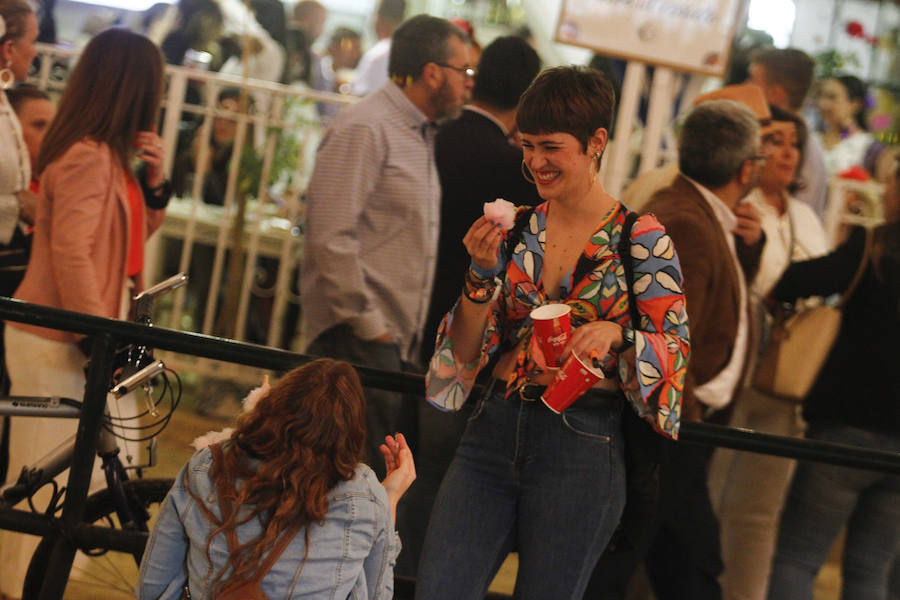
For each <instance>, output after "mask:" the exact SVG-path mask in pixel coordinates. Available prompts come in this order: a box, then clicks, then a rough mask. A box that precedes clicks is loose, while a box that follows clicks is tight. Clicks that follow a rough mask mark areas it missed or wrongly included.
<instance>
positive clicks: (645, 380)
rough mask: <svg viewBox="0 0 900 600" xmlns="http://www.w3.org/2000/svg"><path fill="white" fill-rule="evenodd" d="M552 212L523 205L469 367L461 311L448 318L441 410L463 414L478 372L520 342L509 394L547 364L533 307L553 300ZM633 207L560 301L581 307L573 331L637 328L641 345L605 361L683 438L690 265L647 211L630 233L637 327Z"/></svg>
mask: <svg viewBox="0 0 900 600" xmlns="http://www.w3.org/2000/svg"><path fill="white" fill-rule="evenodd" d="M548 210H549V205H548V203H547V202H545V203H543V204H541V205H540V206H538V207H537V208H536V209H534V210H533V211H531V210H530V209H527V208H520V209H519V212H518V214H517V221H521V220H523V219H527V223H520V226H519V227H517V228H514V229H513V235H514V236H515V239H512V240H510V241H508V242H509V244H510V246H512V252H511V253H509V252H504V251H502V250H501V252H500V254H501V257H500V261H501V270H500V275H499V277H500V278H501V282H500V286H499V293H498V294H497V295H496V297H495V298H494V300H493V303H492V307H491V313H490V317H489V319H488V324H487V327H486V328H485V332H484V340H483V344H482V348H481V355H480V356H479V357H478V358H477V359H476V360H474V361H472V362H470V363H462V362H460V361H459V360H457V358H456V356H455V355H454V353H453V343H452V340H451V339H450V338H449V336H448V335H447V331H448V330H449V327H450V324H451V323H452V322H453V316H454V313H455V311H456V307H454V308H453V309H452V310H451V311H450V312H449V313H448V314H447V316H446V317H445V318H444V322H443V323H442V324H441V327H440V329H439V331H438V337H437V343H436V350H435V354H434V356H433V358H432V359H431V364H430V365H429V370H428V375H427V378H426V393H427V397H428V400H429V402H431V403H432V404H434V405H435V406H437V407H438V408H440V409H442V410H458V409H459V408H460V407H461V406H462V405H463V403H464V402H465V400H466V398H467V397H468V395H469V392H470V391H471V389H472V387H473V385H474V383H475V377H476V376H477V375H478V372H479V371H480V370H481V369H482V368H483V367H484V366H485V365H486V364H487V362H488V361H489V359H490V357H491V356H492V355H494V354H495V353H497V352H506V351H508V350H509V349H511V348H515V347H517V346H518V347H519V348H520V351H519V355H518V356H517V359H516V368H515V371H514V372H513V374H512V375H511V376H510V378H509V381H508V382H507V395H511V394H513V393H515V392H516V390H518V389H519V388H521V387H522V386H523V385H525V384H526V382H527V380H526V378H527V375H528V374H529V373H530V372H533V371H537V370H538V369H539V367H538V366H537V365H536V364H535V362H534V360H533V358H532V356H531V350H530V347H531V344H530V338H531V333H532V323H531V318H530V317H529V313H530V312H531V310H532V309H534V308H536V307H538V306H541V305H543V304H547V303H548V302H550V298H549V297H548V295H547V293H546V291H545V290H544V287H543V281H542V278H541V271H542V265H543V259H544V243H545V235H546V234H545V228H546V223H547V211H548ZM629 212H630V211H629V210H628V209H627V208H626V207H624V206H623V205H622V204H617V205H616V207H615V208H614V209H613V210H612V211H611V212H610V213H609V214H608V215H607V216H606V217H604V219H603V222H601V223H600V225H599V226H598V227H597V229H596V230H595V231H594V233H593V235H591V237H590V239H589V240H588V242H587V244H586V245H585V247H584V250H583V252H582V255H581V256H580V257H579V260H578V263H577V264H576V266H575V268H574V269H572V270H571V271H569V273H568V274H566V275H565V276H564V277H563V279H562V282H561V283H560V290H559V295H558V298H559V300H554V301H560V302H565V303H566V304H568V305H569V306H571V307H572V313H571V314H572V327H573V329H574V328H577V327H579V326H580V325H583V324H585V323H588V322H590V321H596V320H599V319H603V320H607V321H612V322H614V323H617V324H619V325H621V326H622V327H632V328H633V329H634V331H635V340H634V346H633V347H631V348H629V349H628V350H626V351H625V352H623V353H622V355H621V356H618V355H616V353H615V352H612V351H611V352H610V354H609V355H608V356H607V357H605V358H604V359H603V361H602V363H601V367H602V368H603V370H604V371H605V372H606V373H607V374H608V375H611V376H613V377H614V376H615V375H616V373H617V374H618V379H619V385H620V387H621V389H622V390H623V392H625V394H626V397H627V398H628V399H629V400H630V402H631V404H632V406H633V407H634V409H635V410H636V411H637V412H638V414H640V415H642V416H644V417H645V418H647V419H648V420H649V421H650V422H651V424H653V425H654V427H655V428H656V429H657V430H658V431H660V432H661V433H664V434H665V435H668V436H669V437H672V438H677V437H678V429H679V425H680V414H681V396H682V392H683V389H684V377H685V370H686V368H687V361H688V356H689V353H690V341H689V336H690V334H689V331H688V320H687V312H686V310H685V300H684V292H683V291H682V282H683V279H682V275H681V267H680V266H679V264H678V256H677V254H676V253H675V248H674V247H673V245H672V240H671V239H670V238H669V236H668V235H666V232H665V229H663V227H662V225H660V223H659V222H658V221H657V220H656V218H654V217H653V216H652V215H643V216H641V217H639V218H638V219H637V221H636V222H635V223H634V226H633V228H632V231H631V257H632V263H633V270H634V280H633V281H632V286H633V292H634V294H635V298H636V303H637V309H638V313H639V315H640V320H641V322H640V323H639V324H636V325H632V323H631V318H630V316H629V306H628V290H627V287H626V282H625V267H624V264H623V262H622V258H621V257H620V256H619V252H618V248H619V238H620V234H621V232H622V228H623V225H624V223H625V218H626V216H627V215H628V213H629ZM519 230H520V231H521V233H518V234H517V233H516V232H517V231H519ZM504 254H505V255H506V256H504ZM526 338H528V339H527V340H526V342H525V343H524V344H522V345H521V346H519V343H520V342H521V341H522V340H525V339H526Z"/></svg>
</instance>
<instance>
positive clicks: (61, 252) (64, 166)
mask: <svg viewBox="0 0 900 600" xmlns="http://www.w3.org/2000/svg"><path fill="white" fill-rule="evenodd" d="M162 69H163V59H162V55H161V54H160V52H159V50H158V49H157V48H156V46H154V45H153V43H152V42H150V40H148V39H147V38H145V37H143V36H141V35H138V34H136V33H132V32H130V31H128V30H125V29H110V30H107V31H104V32H102V33H100V34H99V35H97V36H96V37H94V39H92V40H91V41H90V43H88V45H87V46H86V47H85V49H84V52H83V53H82V55H81V58H80V59H79V60H78V64H77V66H76V67H75V69H74V71H73V72H72V75H71V77H70V79H69V82H68V85H67V86H66V89H65V92H64V93H63V96H62V99H61V100H60V103H59V110H58V112H57V116H56V118H55V119H54V121H53V123H52V124H51V125H50V128H49V129H48V130H47V133H46V136H45V137H44V141H43V144H42V146H41V150H40V154H39V155H38V162H37V166H36V169H35V171H36V172H37V173H38V174H39V175H40V178H41V179H40V182H41V183H40V188H41V189H40V195H39V197H38V202H37V211H36V217H35V228H34V235H33V242H32V248H31V257H30V259H29V262H28V268H27V270H26V272H25V278H24V279H23V280H22V283H21V285H20V286H19V288H18V289H17V290H16V294H15V296H16V298H19V299H21V300H26V301H28V302H33V303H35V304H43V305H47V306H53V307H56V308H63V309H66V310H72V311H77V312H82V313H88V314H92V315H97V316H101V317H110V318H122V317H124V316H126V315H127V314H128V310H129V302H130V298H131V296H132V295H133V293H134V292H136V291H139V290H140V289H141V287H142V271H143V265H144V242H145V240H146V239H147V237H148V236H149V235H150V234H151V233H152V232H153V231H154V230H155V229H156V228H157V227H159V225H160V224H161V223H162V219H163V216H164V208H165V206H166V203H167V202H168V195H169V193H168V187H169V186H168V183H167V181H166V180H165V176H164V174H163V149H162V141H161V140H160V138H159V136H158V135H157V134H156V132H155V131H156V123H157V117H158V113H159V107H160V100H161V97H162V86H163V71H162ZM136 158H137V159H139V160H140V161H141V162H143V164H144V169H143V170H142V172H141V174H140V175H138V172H136V171H135V169H134V162H135V159H136ZM83 338H84V336H80V335H75V334H72V333H69V332H64V331H58V330H55V329H44V328H40V327H34V326H31V325H25V324H21V323H9V324H8V326H7V328H6V332H5V341H6V358H7V367H8V369H9V375H10V380H11V383H12V387H11V393H12V394H14V395H21V396H61V397H66V398H81V397H82V396H83V395H84V384H85V379H84V371H83V367H84V362H85V353H84V352H83V351H82V347H85V350H87V348H86V344H87V343H86V342H85V343H82V342H84V340H83ZM76 426H77V422H75V421H71V422H70V421H67V420H66V419H36V418H24V417H13V419H12V426H11V429H12V435H11V438H10V442H11V444H10V469H11V471H10V472H13V473H17V472H18V471H19V469H20V468H21V467H22V466H23V465H25V464H30V463H31V462H33V461H34V460H35V459H36V458H38V457H40V456H42V455H43V454H44V453H46V450H47V448H48V447H52V445H51V444H56V443H58V442H59V440H62V439H65V438H66V437H68V436H69V435H71V434H72V433H74V432H75V429H76ZM62 477H65V475H62ZM6 535H13V534H4V536H6ZM18 537H19V538H25V536H18ZM32 540H33V541H35V542H36V541H37V540H36V539H34V538H31V539H28V540H24V541H23V542H22V543H21V544H17V543H16V540H9V539H4V540H3V543H2V544H0V547H2V548H0V570H2V572H0V581H2V583H3V586H4V589H5V590H6V591H8V592H13V593H15V592H17V591H18V590H19V589H21V588H20V586H19V587H17V585H16V584H17V583H20V582H21V577H22V575H23V574H24V573H25V566H26V565H27V562H24V559H25V558H27V557H28V556H29V555H30V553H29V552H28V549H27V548H28V546H29V545H30V542H31V541H32ZM13 548H15V549H16V550H15V551H14V550H13ZM7 553H9V554H12V555H15V557H11V556H9V555H8V554H7ZM17 559H22V561H23V562H17ZM7 575H8V576H7ZM7 586H9V587H7Z"/></svg>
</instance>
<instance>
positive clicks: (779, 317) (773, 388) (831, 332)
mask: <svg viewBox="0 0 900 600" xmlns="http://www.w3.org/2000/svg"><path fill="white" fill-rule="evenodd" d="M871 249H872V233H871V232H870V231H866V242H865V248H864V250H863V256H862V260H860V262H859V267H857V269H856V274H855V275H854V276H853V279H852V280H851V282H850V285H849V287H848V288H847V290H846V291H844V293H843V294H842V295H841V299H840V301H839V302H838V304H837V306H817V307H815V308H810V309H807V310H803V311H801V312H798V313H795V314H794V315H792V316H790V317H788V316H786V314H785V311H784V310H783V309H779V311H778V312H777V314H776V315H775V323H774V324H773V326H772V333H771V336H770V337H769V343H768V344H767V345H766V348H765V350H763V352H762V354H761V355H760V357H759V363H758V364H757V368H756V373H755V374H754V376H753V387H754V388H756V389H757V390H759V391H760V392H763V393H764V394H768V395H770V396H774V397H776V398H781V399H783V400H790V401H792V402H798V403H799V402H803V399H804V398H806V395H807V394H808V393H809V391H810V390H811V389H812V386H813V384H814V383H815V381H816V378H817V377H818V376H819V372H820V371H821V370H822V367H823V366H824V365H825V360H826V359H827V358H828V355H829V354H830V353H831V347H832V346H834V341H835V339H836V338H837V334H838V331H839V330H840V328H841V318H842V316H843V314H842V311H843V308H844V305H845V304H846V303H847V300H848V299H849V298H850V296H851V295H852V294H853V292H854V290H855V289H856V286H857V285H858V284H859V281H860V280H861V279H862V276H863V273H864V272H865V270H866V265H868V263H869V256H870V254H871Z"/></svg>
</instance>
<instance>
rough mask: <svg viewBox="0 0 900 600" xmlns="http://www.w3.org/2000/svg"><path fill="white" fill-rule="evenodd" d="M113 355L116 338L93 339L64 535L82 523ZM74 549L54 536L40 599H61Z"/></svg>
mask: <svg viewBox="0 0 900 600" xmlns="http://www.w3.org/2000/svg"><path fill="white" fill-rule="evenodd" d="M115 353H116V344H115V339H114V338H113V336H112V335H111V334H109V333H100V334H98V335H97V336H96V337H95V338H94V343H93V346H92V348H91V362H90V366H89V367H88V372H87V382H86V385H85V389H84V406H83V407H82V410H81V420H80V421H79V422H78V432H77V433H76V434H75V450H74V452H73V453H72V466H71V467H70V468H69V481H68V483H67V484H66V501H65V503H64V504H63V513H62V524H63V532H66V531H72V530H74V529H75V528H77V527H78V526H80V525H81V524H82V521H83V520H84V509H85V504H86V501H87V495H88V488H89V487H90V483H91V473H92V471H93V469H94V454H95V451H94V449H95V448H96V447H97V438H98V436H99V435H100V427H101V421H102V419H103V414H104V411H105V410H106V392H107V390H108V389H109V380H110V376H111V375H112V369H113V361H114V360H115ZM77 550H78V548H77V546H76V545H75V543H74V541H73V540H71V539H69V538H68V537H67V536H66V535H65V534H63V535H57V536H56V539H55V540H54V544H53V552H52V554H51V555H50V562H49V564H48V565H47V573H46V575H45V577H44V581H43V582H42V584H41V593H40V596H39V598H40V600H62V597H63V593H64V592H65V591H66V584H67V583H68V582H69V572H70V571H71V570H72V561H74V560H75V552H76V551H77Z"/></svg>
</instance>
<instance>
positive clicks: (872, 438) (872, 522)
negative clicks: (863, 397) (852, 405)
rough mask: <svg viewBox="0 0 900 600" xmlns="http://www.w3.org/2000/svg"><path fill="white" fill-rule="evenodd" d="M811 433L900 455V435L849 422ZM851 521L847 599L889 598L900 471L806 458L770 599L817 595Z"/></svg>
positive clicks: (785, 520) (898, 530) (781, 537)
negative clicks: (816, 582) (828, 562)
mask: <svg viewBox="0 0 900 600" xmlns="http://www.w3.org/2000/svg"><path fill="white" fill-rule="evenodd" d="M806 437H807V438H809V439H813V440H822V441H826V442H833V443H836V444H846V445H849V446H859V447H863V448H874V449H877V450H886V451H889V452H900V437H898V436H892V435H884V434H878V433H873V432H870V431H865V430H862V429H857V428H855V427H848V426H846V425H837V424H824V423H817V424H811V425H810V428H809V431H808V432H807V434H806ZM845 524H846V525H847V538H846V540H845V542H844V555H843V558H842V565H841V576H842V580H843V583H842V591H841V598H842V599H843V600H881V599H883V598H886V595H887V588H888V572H889V571H890V568H891V565H892V564H893V562H894V556H895V554H896V552H897V544H898V543H900V476H898V475H892V474H889V473H880V472H878V471H866V470H864V469H851V468H848V467H839V466H836V465H828V464H823V463H814V462H800V463H799V464H798V465H797V470H796V472H795V473H794V479H793V481H792V482H791V487H790V492H789V493H788V498H787V502H786V504H785V506H784V509H783V511H782V513H781V525H780V527H779V531H778V543H777V546H776V548H775V559H774V561H773V564H772V576H771V579H770V583H769V599H770V600H782V599H790V600H802V599H806V598H809V599H811V598H812V597H813V583H814V580H815V578H816V574H817V573H818V572H819V569H820V568H821V567H822V564H823V563H824V562H825V560H826V558H827V557H828V552H829V550H830V549H831V545H832V544H833V543H834V540H835V538H836V537H837V536H838V534H839V533H840V531H841V528H842V527H843V526H844V525H845Z"/></svg>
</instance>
